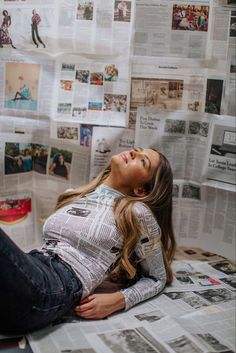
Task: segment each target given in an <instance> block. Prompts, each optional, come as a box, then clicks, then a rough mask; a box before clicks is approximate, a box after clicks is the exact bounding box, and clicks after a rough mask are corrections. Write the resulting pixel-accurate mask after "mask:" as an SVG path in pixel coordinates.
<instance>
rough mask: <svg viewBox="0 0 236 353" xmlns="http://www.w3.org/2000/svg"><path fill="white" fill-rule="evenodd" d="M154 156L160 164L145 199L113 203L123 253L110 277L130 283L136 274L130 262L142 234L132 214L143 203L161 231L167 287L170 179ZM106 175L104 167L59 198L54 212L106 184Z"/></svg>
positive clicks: (170, 253) (170, 246)
mask: <svg viewBox="0 0 236 353" xmlns="http://www.w3.org/2000/svg"><path fill="white" fill-rule="evenodd" d="M156 152H157V151H156ZM158 153H159V155H160V164H159V166H158V167H157V169H156V170H155V171H154V174H153V177H152V179H151V180H150V181H149V182H148V183H146V184H145V185H144V188H145V189H146V195H145V196H142V197H137V196H128V195H124V196H121V197H119V198H118V199H116V201H115V203H114V207H113V211H114V216H115V221H116V225H117V228H118V230H119V231H120V232H121V234H122V235H123V237H124V244H123V249H122V252H121V254H120V257H119V259H118V261H117V263H116V267H115V271H114V273H116V276H115V277H116V278H117V277H118V280H119V276H123V277H124V274H125V275H126V278H127V280H128V279H131V280H132V279H134V278H135V277H136V274H137V268H136V266H135V264H134V263H133V262H132V260H131V258H132V255H133V251H134V248H135V245H136V244H137V242H138V240H139V238H140V234H141V231H142V229H141V227H140V225H139V223H138V221H137V218H136V216H135V213H134V212H133V206H134V204H135V202H137V201H141V202H143V203H144V204H146V205H147V206H148V207H149V208H150V209H151V211H152V213H153V215H154V217H155V218H156V220H157V222H158V224H159V226H160V228H161V233H162V235H161V243H162V248H163V258H164V263H165V268H166V273H167V283H171V282H172V280H173V274H172V270H171V266H170V265H171V262H172V260H173V257H174V253H175V249H176V242H175V237H174V232H173V227H172V188H173V175H172V170H171V167H170V164H169V162H168V160H167V159H166V157H165V156H164V155H163V154H161V153H160V152H158ZM110 171H111V167H110V165H108V166H107V167H106V168H105V169H104V170H103V171H102V172H100V173H99V175H98V176H97V177H96V178H95V179H93V180H92V181H91V182H90V183H88V184H87V185H85V186H82V187H79V188H77V189H74V190H73V191H68V192H65V193H63V194H61V195H59V197H58V200H57V204H56V207H55V210H58V209H59V208H61V207H63V206H65V205H68V204H70V203H71V202H73V201H74V200H78V199H79V198H82V197H84V196H86V195H87V194H88V193H90V192H92V191H94V190H95V189H96V188H97V186H99V185H100V184H102V183H103V182H104V181H105V180H106V178H107V177H108V176H109V174H110Z"/></svg>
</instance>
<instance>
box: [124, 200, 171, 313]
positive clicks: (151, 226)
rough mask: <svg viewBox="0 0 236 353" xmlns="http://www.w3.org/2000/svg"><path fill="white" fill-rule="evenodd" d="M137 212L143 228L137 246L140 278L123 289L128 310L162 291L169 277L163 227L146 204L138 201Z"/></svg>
mask: <svg viewBox="0 0 236 353" xmlns="http://www.w3.org/2000/svg"><path fill="white" fill-rule="evenodd" d="M135 212H136V215H137V218H138V220H139V222H140V224H141V227H142V229H143V232H142V234H141V237H140V241H139V242H138V244H137V246H136V248H135V253H136V255H137V257H138V263H139V266H140V278H139V280H138V281H137V282H136V283H135V284H134V285H132V286H130V287H128V288H126V289H123V290H121V291H122V293H123V294H124V297H125V302H126V305H125V309H126V310H128V309H130V308H131V307H132V306H134V305H136V304H138V303H140V302H142V301H144V300H147V299H149V298H151V297H153V296H155V295H157V294H158V293H160V292H161V291H162V290H163V288H164V287H165V284H166V279H167V276H166V270H165V265H164V260H163V255H162V245H161V240H160V239H161V229H160V227H159V225H158V223H157V221H156V219H155V217H154V216H153V214H152V212H151V211H150V210H149V208H147V207H146V206H145V205H143V204H141V203H137V204H136V206H135Z"/></svg>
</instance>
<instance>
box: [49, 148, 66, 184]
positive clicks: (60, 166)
mask: <svg viewBox="0 0 236 353" xmlns="http://www.w3.org/2000/svg"><path fill="white" fill-rule="evenodd" d="M49 172H50V173H51V174H56V175H59V176H61V177H63V178H66V179H68V174H69V173H68V169H67V166H66V165H65V160H64V157H63V155H62V154H61V153H57V154H56V155H55V157H54V158H53V162H52V165H51V166H50V167H49Z"/></svg>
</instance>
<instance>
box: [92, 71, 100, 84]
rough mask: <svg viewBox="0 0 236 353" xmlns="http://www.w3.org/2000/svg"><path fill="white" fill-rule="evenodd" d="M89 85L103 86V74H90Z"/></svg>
mask: <svg viewBox="0 0 236 353" xmlns="http://www.w3.org/2000/svg"><path fill="white" fill-rule="evenodd" d="M90 85H97V86H102V85H103V73H102V72H91V74H90Z"/></svg>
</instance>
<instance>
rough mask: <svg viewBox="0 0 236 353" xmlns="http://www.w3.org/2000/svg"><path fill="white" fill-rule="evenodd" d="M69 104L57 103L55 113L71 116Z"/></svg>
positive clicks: (70, 105)
mask: <svg viewBox="0 0 236 353" xmlns="http://www.w3.org/2000/svg"><path fill="white" fill-rule="evenodd" d="M71 108H72V104H71V103H58V105H57V112H58V113H59V114H71Z"/></svg>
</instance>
